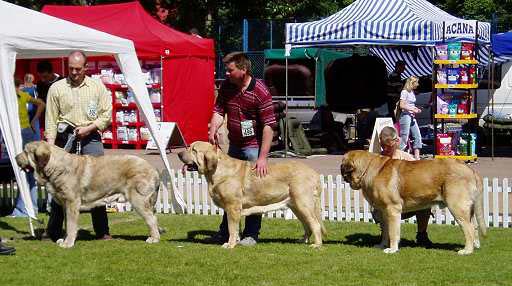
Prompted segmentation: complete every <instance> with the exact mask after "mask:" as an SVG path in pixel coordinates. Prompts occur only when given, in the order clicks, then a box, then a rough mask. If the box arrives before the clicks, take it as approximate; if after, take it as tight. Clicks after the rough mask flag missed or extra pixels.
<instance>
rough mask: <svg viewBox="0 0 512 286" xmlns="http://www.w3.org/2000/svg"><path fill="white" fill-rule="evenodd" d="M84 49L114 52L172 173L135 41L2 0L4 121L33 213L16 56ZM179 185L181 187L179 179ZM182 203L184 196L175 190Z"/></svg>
mask: <svg viewBox="0 0 512 286" xmlns="http://www.w3.org/2000/svg"><path fill="white" fill-rule="evenodd" d="M74 50H81V51H84V52H85V54H87V55H114V56H115V59H116V61H117V63H118V65H119V67H120V68H121V71H122V72H123V74H124V76H125V78H126V82H127V83H128V86H129V87H130V88H131V90H132V91H133V92H134V93H135V99H136V102H137V105H138V107H139V109H140V110H141V111H142V114H144V118H145V122H146V125H147V126H148V127H149V130H150V132H151V135H152V136H153V138H154V139H156V140H155V141H156V143H157V146H158V149H159V150H160V154H161V157H162V160H163V161H164V164H165V167H166V168H167V171H168V172H169V174H172V173H171V172H170V164H169V161H168V160H167V157H166V155H165V154H166V153H165V149H166V146H163V142H160V141H161V137H160V136H155V135H156V132H158V130H157V129H156V120H155V115H154V113H153V106H152V104H151V101H150V99H149V95H148V90H147V88H146V85H145V81H144V78H143V75H142V71H141V68H140V65H139V61H138V59H137V55H136V53H135V48H134V45H133V42H132V41H130V40H127V39H123V38H119V37H116V36H112V35H110V34H107V33H104V32H100V31H97V30H94V29H91V28H87V27H84V26H81V25H77V24H74V23H71V22H67V21H64V20H61V19H58V18H55V17H52V16H49V15H46V14H42V13H39V12H37V11H33V10H30V9H26V8H23V7H19V6H16V5H14V4H10V3H7V2H4V1H1V0H0V127H1V131H2V135H3V137H4V141H5V145H6V147H7V151H8V153H9V158H10V161H11V164H12V166H13V168H14V173H15V175H16V181H17V182H18V186H19V190H20V192H21V198H22V199H23V201H24V203H25V206H26V207H27V212H28V213H29V215H30V217H32V218H35V215H34V209H33V206H32V202H31V199H30V195H29V188H28V183H27V181H26V178H25V176H24V175H23V173H22V171H21V170H20V169H19V168H17V167H16V166H17V165H16V161H15V156H16V154H19V153H21V152H22V150H23V149H22V139H21V133H20V122H19V117H18V101H17V96H16V92H15V87H14V81H13V76H14V69H15V61H16V58H18V59H31V58H53V57H65V56H67V55H68V54H69V53H70V52H71V51H74ZM172 184H173V188H174V189H175V190H176V186H175V185H174V184H175V183H174V180H172ZM173 193H174V196H175V199H176V202H177V203H178V205H179V207H180V208H181V209H182V208H183V207H184V201H183V199H182V197H181V196H180V194H179V193H178V192H173Z"/></svg>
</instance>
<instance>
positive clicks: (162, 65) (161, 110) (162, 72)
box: [160, 55, 187, 146]
mask: <svg viewBox="0 0 512 286" xmlns="http://www.w3.org/2000/svg"><path fill="white" fill-rule="evenodd" d="M163 100H164V57H163V56H162V55H160V121H162V122H163V121H164V115H165V114H164V109H163ZM185 146H187V143H185Z"/></svg>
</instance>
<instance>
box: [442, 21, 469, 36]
mask: <svg viewBox="0 0 512 286" xmlns="http://www.w3.org/2000/svg"><path fill="white" fill-rule="evenodd" d="M473 33H475V31H474V30H473V25H471V24H468V23H453V24H449V25H446V34H473Z"/></svg>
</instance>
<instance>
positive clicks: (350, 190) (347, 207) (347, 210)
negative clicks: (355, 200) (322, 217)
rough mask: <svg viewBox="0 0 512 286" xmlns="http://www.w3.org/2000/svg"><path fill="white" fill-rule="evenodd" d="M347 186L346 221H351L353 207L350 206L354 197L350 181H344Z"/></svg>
mask: <svg viewBox="0 0 512 286" xmlns="http://www.w3.org/2000/svg"><path fill="white" fill-rule="evenodd" d="M344 185H345V188H344V191H345V221H350V220H351V218H352V216H351V213H352V208H351V206H350V200H351V199H352V198H351V197H352V196H351V195H352V189H351V188H350V185H349V184H348V183H344Z"/></svg>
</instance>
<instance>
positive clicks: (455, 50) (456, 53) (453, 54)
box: [448, 42, 461, 61]
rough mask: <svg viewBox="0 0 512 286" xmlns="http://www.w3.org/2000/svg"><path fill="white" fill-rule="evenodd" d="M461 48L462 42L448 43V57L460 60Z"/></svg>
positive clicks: (452, 59)
mask: <svg viewBox="0 0 512 286" xmlns="http://www.w3.org/2000/svg"><path fill="white" fill-rule="evenodd" d="M460 49H461V43H460V42H454V43H449V44H448V59H449V60H451V61H458V60H460Z"/></svg>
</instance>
